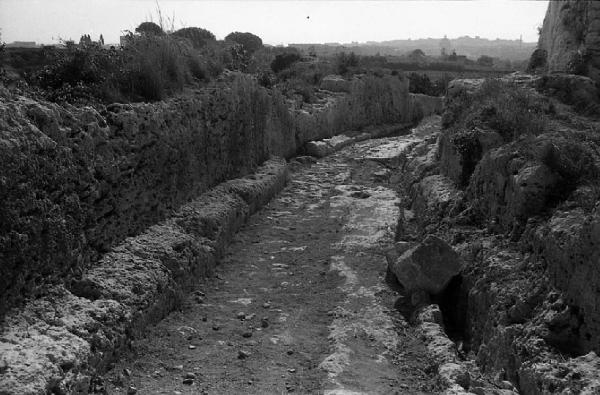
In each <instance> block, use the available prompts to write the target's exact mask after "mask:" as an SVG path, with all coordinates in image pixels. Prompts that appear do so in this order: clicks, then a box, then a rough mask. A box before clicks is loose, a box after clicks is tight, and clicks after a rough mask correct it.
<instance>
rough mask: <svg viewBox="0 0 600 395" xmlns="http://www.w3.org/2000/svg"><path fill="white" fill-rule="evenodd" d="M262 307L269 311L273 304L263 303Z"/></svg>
mask: <svg viewBox="0 0 600 395" xmlns="http://www.w3.org/2000/svg"><path fill="white" fill-rule="evenodd" d="M262 307H263V308H264V309H269V308H271V303H269V302H265V303H263V305H262Z"/></svg>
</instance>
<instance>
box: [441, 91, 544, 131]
mask: <svg viewBox="0 0 600 395" xmlns="http://www.w3.org/2000/svg"><path fill="white" fill-rule="evenodd" d="M553 111H554V107H553V106H552V104H551V102H550V101H549V100H548V99H547V98H544V97H542V96H540V95H536V94H534V93H531V92H529V91H527V90H525V89H523V88H520V87H517V86H515V85H513V84H510V83H507V82H502V81H500V80H486V81H485V82H484V83H483V85H482V87H481V88H480V89H479V90H478V91H476V92H475V93H472V94H466V93H463V94H461V95H459V96H456V97H453V98H452V100H451V101H450V102H449V103H448V105H447V109H446V113H445V114H444V126H445V127H454V128H456V129H457V130H459V129H463V130H464V129H466V130H471V129H474V128H481V129H487V130H494V131H496V132H498V133H499V134H500V135H501V136H502V137H503V138H504V140H505V141H507V142H508V141H512V140H515V139H517V138H518V137H519V136H521V135H538V134H540V133H542V132H544V131H545V130H546V126H547V123H548V114H551V113H553Z"/></svg>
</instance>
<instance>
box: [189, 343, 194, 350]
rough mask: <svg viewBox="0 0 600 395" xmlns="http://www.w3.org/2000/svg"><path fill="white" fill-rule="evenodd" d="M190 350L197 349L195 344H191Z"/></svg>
mask: <svg viewBox="0 0 600 395" xmlns="http://www.w3.org/2000/svg"><path fill="white" fill-rule="evenodd" d="M188 348H189V349H190V350H195V349H196V346H194V345H193V344H190V345H189V346H188Z"/></svg>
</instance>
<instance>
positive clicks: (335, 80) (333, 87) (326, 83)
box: [321, 74, 352, 92]
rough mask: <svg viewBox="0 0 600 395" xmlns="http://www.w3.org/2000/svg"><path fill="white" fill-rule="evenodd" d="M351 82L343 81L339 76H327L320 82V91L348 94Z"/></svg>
mask: <svg viewBox="0 0 600 395" xmlns="http://www.w3.org/2000/svg"><path fill="white" fill-rule="evenodd" d="M351 87H352V82H351V81H348V80H346V79H344V77H342V76H341V75H335V74H332V75H327V76H325V77H323V79H322V80H321V89H325V90H328V91H331V92H350V89H351Z"/></svg>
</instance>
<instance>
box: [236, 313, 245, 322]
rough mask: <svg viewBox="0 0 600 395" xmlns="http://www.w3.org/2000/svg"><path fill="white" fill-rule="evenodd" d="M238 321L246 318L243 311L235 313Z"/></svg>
mask: <svg viewBox="0 0 600 395" xmlns="http://www.w3.org/2000/svg"><path fill="white" fill-rule="evenodd" d="M235 317H236V318H237V319H238V320H243V319H245V318H246V313H244V312H243V311H240V312H239V313H237V315H236V316H235Z"/></svg>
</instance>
